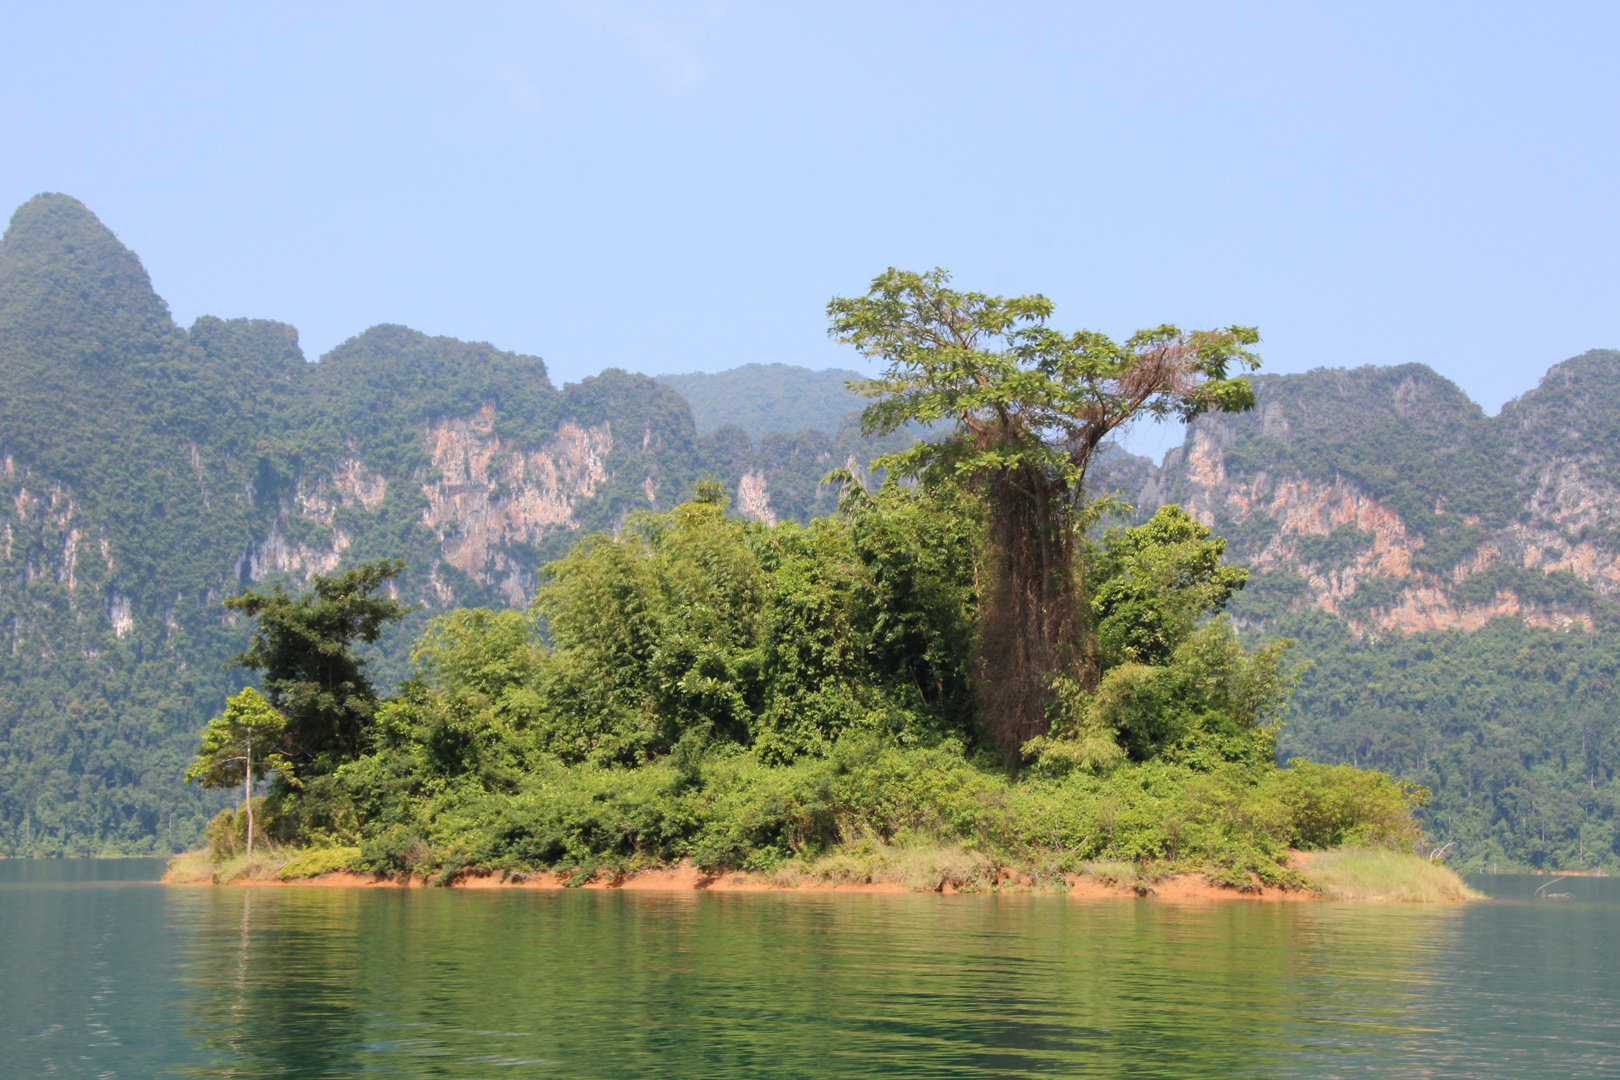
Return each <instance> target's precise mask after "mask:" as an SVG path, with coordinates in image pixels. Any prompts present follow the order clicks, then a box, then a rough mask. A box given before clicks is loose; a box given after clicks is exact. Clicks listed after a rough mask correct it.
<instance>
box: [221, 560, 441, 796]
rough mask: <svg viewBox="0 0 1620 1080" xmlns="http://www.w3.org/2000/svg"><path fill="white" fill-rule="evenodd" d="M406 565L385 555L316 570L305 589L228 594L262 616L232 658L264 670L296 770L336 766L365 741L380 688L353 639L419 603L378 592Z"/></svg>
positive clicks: (372, 636) (376, 631) (369, 637)
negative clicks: (344, 567)
mask: <svg viewBox="0 0 1620 1080" xmlns="http://www.w3.org/2000/svg"><path fill="white" fill-rule="evenodd" d="M404 569H405V563H404V560H401V559H386V560H383V561H380V562H373V563H367V564H366V565H364V566H357V567H355V568H354V569H352V570H349V571H346V572H345V573H342V574H337V575H334V576H326V575H323V574H316V575H315V576H314V577H313V579H312V580H311V585H310V591H309V592H308V593H305V594H304V595H302V596H296V597H295V596H292V595H290V594H289V593H288V592H287V591H286V589H284V588H283V587H282V586H281V585H279V584H277V585H275V586H273V587H272V588H271V589H270V591H269V592H264V593H257V592H253V591H252V590H249V591H247V592H245V593H243V594H242V595H241V596H233V597H231V598H230V599H228V600H226V601H225V605H226V606H227V607H229V608H231V609H233V610H236V611H240V612H242V613H244V614H245V615H247V616H249V617H250V618H253V619H256V620H257V621H258V624H259V625H258V627H257V628H256V629H255V630H254V633H253V639H252V641H251V643H250V644H249V645H248V648H247V651H246V652H243V653H242V654H240V655H239V656H237V657H235V658H234V659H233V660H232V661H231V663H233V664H235V665H237V666H240V667H245V668H249V669H251V670H253V671H258V672H261V673H263V676H264V688H265V691H266V693H267V695H268V697H269V700H270V702H271V704H273V705H274V706H275V707H276V708H277V709H279V710H280V711H281V712H282V713H283V714H285V715H286V717H287V727H286V735H285V738H284V741H283V753H284V754H285V756H286V758H287V760H288V762H289V763H290V765H291V768H292V770H293V772H294V773H295V774H298V773H305V772H316V773H320V772H326V771H329V770H330V768H331V767H332V766H334V765H336V764H337V763H340V762H342V761H347V760H352V759H354V758H356V757H358V756H359V755H360V753H361V751H362V750H363V749H364V748H365V739H366V733H367V728H368V727H369V725H370V723H371V719H372V715H373V713H374V712H375V711H376V706H377V691H376V689H375V688H374V687H373V686H372V685H371V682H370V680H369V679H367V678H366V674H365V662H364V661H363V660H360V659H357V658H356V657H355V656H354V655H353V653H352V652H351V651H350V646H351V645H352V644H353V643H354V642H356V641H359V642H364V643H366V644H371V643H372V642H375V641H376V640H377V639H378V638H379V637H381V636H382V632H383V630H384V629H385V628H386V627H387V626H388V624H389V623H391V622H394V621H396V620H398V619H401V618H403V617H404V616H405V615H406V614H407V613H409V612H410V611H411V610H412V609H411V608H409V607H407V606H405V605H403V604H401V603H399V602H398V601H395V600H392V599H389V598H387V597H381V596H373V595H371V594H372V593H374V592H375V591H376V590H377V589H379V588H381V587H382V586H383V585H385V584H387V582H388V581H389V580H390V579H392V578H394V577H395V576H397V575H398V574H400V573H402V572H403V571H404Z"/></svg>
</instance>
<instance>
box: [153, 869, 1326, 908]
mask: <svg viewBox="0 0 1620 1080" xmlns="http://www.w3.org/2000/svg"><path fill="white" fill-rule="evenodd" d="M571 880H572V876H571V875H570V874H567V873H553V872H551V871H537V872H534V873H529V874H517V875H509V874H505V873H501V872H498V871H495V872H484V873H477V872H474V873H468V874H463V875H461V876H459V877H457V878H455V879H453V880H451V881H450V882H449V883H448V885H447V886H446V887H448V888H452V889H535V890H544V891H553V890H562V889H566V888H570V887H572V888H580V889H620V890H624V891H626V892H717V893H763V892H801V893H909V892H911V891H912V890H911V889H909V888H907V887H906V886H905V885H904V884H902V883H901V882H898V881H877V882H839V883H830V882H811V881H806V882H802V883H798V884H792V885H785V884H782V883H780V882H778V881H773V880H771V879H769V878H766V877H763V876H760V875H755V874H747V873H742V872H735V873H725V874H707V873H704V872H703V871H701V870H698V869H697V868H696V867H694V866H690V865H680V866H672V867H664V868H661V869H658V870H645V871H641V872H639V873H636V874H630V875H626V876H624V877H621V878H615V879H604V880H593V881H588V882H585V883H584V884H581V885H577V886H570V885H569V884H568V883H569V882H570V881H571ZM1070 881H1071V884H1070V887H1069V890H1068V895H1070V896H1073V897H1078V898H1081V899H1142V898H1146V899H1159V900H1174V901H1211V900H1252V901H1268V902H1278V901H1283V902H1293V901H1301V900H1320V899H1321V896H1320V895H1319V894H1317V893H1314V892H1311V891H1309V890H1305V889H1283V888H1278V887H1277V886H1274V885H1261V884H1260V883H1259V882H1258V881H1256V882H1255V885H1254V886H1253V888H1252V890H1251V891H1242V890H1239V889H1234V888H1230V887H1228V886H1224V885H1215V884H1212V883H1211V882H1210V881H1208V880H1207V879H1206V878H1205V877H1204V876H1203V875H1201V874H1178V875H1176V876H1174V877H1168V878H1164V879H1162V880H1159V881H1155V882H1152V883H1151V884H1144V885H1143V886H1141V887H1140V888H1138V887H1134V886H1131V885H1123V884H1114V883H1110V882H1105V881H1101V880H1098V879H1096V878H1089V877H1082V878H1079V879H1078V880H1075V879H1072V878H1071V879H1070ZM171 884H178V883H172V882H171ZM186 884H202V885H207V884H211V882H207V881H202V882H191V883H186ZM226 884H227V885H231V886H240V887H244V888H259V887H263V886H274V887H278V888H280V887H292V888H362V889H377V888H384V889H404V888H426V887H427V885H428V882H427V881H426V879H424V878H420V877H415V876H402V877H387V876H384V875H380V874H360V873H354V872H350V871H336V872H333V873H327V874H320V875H317V876H315V877H310V878H295V879H293V880H290V881H283V880H281V879H279V878H271V879H268V880H252V879H238V880H236V881H230V882H226ZM996 885H997V887H998V888H999V889H1003V890H1007V891H1026V890H1027V891H1031V892H1033V891H1036V885H1035V883H1034V882H1033V881H1031V880H1030V879H1028V878H1026V877H1024V876H1023V875H1020V874H1012V873H1005V872H1004V873H1002V874H1001V875H1000V876H999V877H998V879H997V881H996ZM1049 889H1050V886H1042V887H1041V888H1040V891H1049ZM958 891H959V890H957V889H956V888H953V887H952V886H951V885H949V884H947V885H945V886H943V887H941V888H940V889H939V890H938V892H939V893H941V894H956V893H957V892H958Z"/></svg>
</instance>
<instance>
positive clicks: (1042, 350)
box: [827, 268, 1259, 488]
mask: <svg viewBox="0 0 1620 1080" xmlns="http://www.w3.org/2000/svg"><path fill="white" fill-rule="evenodd" d="M949 281H950V275H949V274H947V273H945V271H943V270H933V271H930V272H929V273H926V274H917V273H909V272H905V271H900V270H895V269H893V268H891V269H889V270H888V271H887V272H885V273H883V274H881V275H879V276H878V277H876V278H874V279H873V281H872V288H871V290H870V291H869V292H868V293H867V295H866V296H864V297H856V298H838V299H835V300H833V301H832V302H831V303H829V304H828V305H827V313H828V315H829V316H830V317H831V319H832V328H831V330H830V331H829V333H830V334H831V336H833V337H834V338H836V339H837V340H839V341H842V342H846V343H848V344H851V345H854V346H855V347H856V348H857V349H859V350H860V351H861V353H863V354H864V355H866V356H869V357H872V358H873V359H876V360H879V361H881V362H882V363H884V364H886V365H887V368H886V370H885V371H884V373H883V374H882V375H881V376H880V377H878V378H876V379H872V380H869V381H867V382H864V383H862V384H861V385H860V386H859V387H858V388H857V389H858V392H859V393H860V394H861V395H862V396H863V397H868V398H872V399H874V400H873V403H872V404H871V405H868V406H867V407H866V410H865V411H864V413H863V414H862V426H863V428H864V429H865V430H866V431H869V432H878V433H886V432H890V431H894V430H897V429H898V428H901V427H903V426H904V425H906V424H908V423H922V424H933V423H936V422H938V421H941V420H944V421H949V422H952V423H954V424H956V429H955V430H954V431H953V432H951V433H950V434H948V435H946V436H945V437H944V438H942V439H940V440H938V441H930V442H923V443H918V444H915V445H914V446H912V447H910V448H908V449H906V450H903V451H900V452H899V453H897V454H894V455H890V456H889V458H888V459H887V460H886V461H885V462H884V464H885V465H886V466H888V467H890V468H893V469H895V470H897V472H898V473H899V474H900V475H905V476H915V475H920V474H923V473H925V472H927V473H932V474H935V475H939V476H941V477H942V478H944V477H950V478H956V477H962V476H972V475H977V474H980V473H983V472H986V471H992V472H994V471H1003V470H1009V469H1017V468H1019V467H1020V466H1032V467H1034V468H1036V469H1039V470H1043V471H1044V470H1050V471H1051V472H1052V473H1054V474H1055V475H1056V477H1057V478H1058V480H1059V483H1060V484H1061V485H1062V486H1063V487H1065V488H1067V487H1076V488H1078V487H1079V485H1080V483H1081V482H1082V480H1083V478H1084V475H1085V469H1086V466H1087V465H1088V464H1089V462H1090V455H1091V453H1092V451H1093V450H1095V449H1096V447H1097V445H1098V444H1099V443H1101V442H1102V440H1103V439H1104V438H1105V437H1106V436H1107V435H1108V434H1109V433H1110V432H1112V431H1113V430H1114V429H1115V428H1117V427H1119V426H1120V425H1122V424H1125V423H1127V422H1128V421H1130V420H1131V419H1133V418H1134V417H1137V416H1141V415H1148V416H1172V415H1173V416H1177V417H1180V418H1181V419H1183V420H1191V419H1192V418H1194V417H1196V416H1199V415H1200V414H1202V413H1204V412H1206V411H1210V410H1215V411H1237V410H1242V409H1245V408H1248V407H1249V406H1250V405H1252V404H1253V401H1254V395H1253V391H1252V390H1251V389H1250V386H1249V383H1248V381H1247V379H1245V378H1243V377H1242V375H1241V374H1239V375H1237V376H1233V375H1232V374H1231V373H1232V371H1233V370H1234V369H1235V370H1237V371H1238V372H1242V371H1243V370H1245V369H1251V368H1254V367H1257V366H1258V365H1259V361H1258V359H1257V358H1256V357H1255V356H1254V355H1253V354H1252V353H1250V352H1249V351H1248V349H1247V346H1249V345H1252V344H1254V343H1255V342H1257V341H1258V340H1259V335H1258V333H1257V332H1256V331H1255V330H1254V329H1253V328H1252V327H1240V326H1234V327H1231V328H1230V329H1228V330H1223V331H1214V332H1202V333H1192V334H1183V333H1182V332H1181V331H1180V330H1178V329H1177V328H1176V327H1174V326H1168V325H1167V326H1159V327H1155V328H1153V329H1150V330H1141V331H1138V332H1137V333H1136V334H1134V335H1132V337H1131V338H1130V339H1128V340H1127V341H1125V342H1124V343H1122V344H1120V343H1115V342H1114V341H1112V340H1110V339H1109V338H1108V337H1106V336H1105V335H1103V334H1099V333H1096V332H1094V331H1089V330H1082V331H1078V332H1076V333H1074V334H1063V333H1061V332H1059V331H1056V330H1052V329H1050V328H1049V327H1047V326H1046V325H1045V324H1046V320H1047V319H1048V318H1050V317H1051V314H1052V310H1053V306H1052V302H1051V301H1050V300H1048V299H1046V298H1045V297H1044V296H1038V295H1037V296H1018V297H1000V296H988V295H986V294H984V293H962V292H957V291H955V290H952V289H950V288H948V287H947V285H948V283H949ZM998 342H999V343H1002V344H1003V345H1004V348H1002V349H999V350H998V349H995V348H993V346H994V345H995V344H996V343H998Z"/></svg>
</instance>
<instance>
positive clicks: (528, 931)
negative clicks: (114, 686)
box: [0, 860, 1620, 1078]
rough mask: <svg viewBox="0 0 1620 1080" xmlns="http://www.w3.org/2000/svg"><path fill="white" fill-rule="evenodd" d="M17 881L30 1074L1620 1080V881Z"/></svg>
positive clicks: (16, 875) (13, 1028) (6, 1054)
mask: <svg viewBox="0 0 1620 1080" xmlns="http://www.w3.org/2000/svg"><path fill="white" fill-rule="evenodd" d="M160 869H161V864H159V863H157V862H156V861H153V860H108V861H96V860H80V861H72V860H66V861H53V862H21V861H14V862H0V943H3V952H0V1076H4V1077H36V1076H37V1077H47V1076H51V1077H80V1076H83V1077H158V1076H201V1077H272V1076H274V1077H304V1076H309V1077H317V1076H318V1077H346V1076H406V1077H447V1078H449V1077H458V1078H459V1077H513V1078H517V1077H528V1076H544V1077H818V1078H819V1077H868V1076H882V1077H890V1076H893V1077H900V1076H905V1077H929V1076H942V1077H943V1076H952V1077H955V1076H960V1077H990V1076H996V1077H1014V1076H1077V1077H1115V1076H1118V1077H1228V1076H1257V1077H1295V1076H1299V1077H1306V1076H1309V1077H1537V1078H1548V1077H1587V1076H1590V1077H1600V1076H1620V974H1617V970H1616V962H1617V961H1620V943H1617V942H1616V939H1615V936H1614V934H1613V933H1612V932H1611V931H1612V929H1613V928H1614V927H1615V926H1616V925H1617V917H1620V881H1617V880H1613V879H1579V880H1572V881H1566V882H1564V883H1561V884H1560V885H1559V886H1558V887H1557V888H1558V890H1559V891H1561V892H1562V891H1567V892H1569V893H1571V894H1572V898H1571V899H1569V900H1560V901H1537V900H1534V899H1532V898H1531V894H1532V893H1533V891H1534V890H1535V888H1536V887H1537V886H1539V885H1541V884H1543V883H1545V881H1546V879H1544V878H1511V877H1487V878H1481V879H1478V880H1476V881H1475V884H1476V886H1478V887H1482V888H1483V889H1485V890H1486V891H1487V892H1489V893H1491V894H1492V895H1493V896H1496V897H1499V899H1496V900H1492V901H1486V902H1479V903H1471V904H1457V905H1445V906H1418V905H1374V904H1326V903H1309V904H1263V903H1252V902H1227V903H1219V904H1180V905H1178V904H1169V903H1161V902H1158V901H1154V900H1141V901H1137V900H1107V901H1077V900H1071V899H1069V898H1067V897H1061V896H1029V895H1022V896H1020V895H1012V896H933V895H928V896H906V895H901V896H893V895H817V894H742V895H739V894H706V893H671V894H648V893H622V892H594V891H593V892H580V891H570V892H560V893H540V892H521V891H503V892H459V891H456V892H452V891H447V890H411V891H404V890H390V889H366V890H360V889H236V888H199V887H164V886H161V885H156V884H152V883H151V879H152V878H153V877H155V876H156V874H157V873H158V872H159V871H160Z"/></svg>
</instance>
